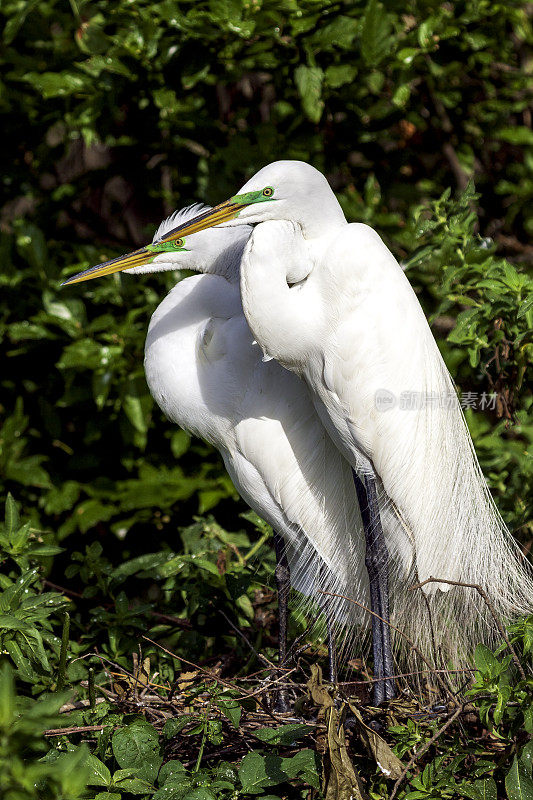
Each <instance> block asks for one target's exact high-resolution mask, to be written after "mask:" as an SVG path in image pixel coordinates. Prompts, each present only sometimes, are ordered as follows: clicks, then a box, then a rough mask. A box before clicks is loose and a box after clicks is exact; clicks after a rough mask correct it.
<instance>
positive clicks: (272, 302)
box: [241, 221, 322, 369]
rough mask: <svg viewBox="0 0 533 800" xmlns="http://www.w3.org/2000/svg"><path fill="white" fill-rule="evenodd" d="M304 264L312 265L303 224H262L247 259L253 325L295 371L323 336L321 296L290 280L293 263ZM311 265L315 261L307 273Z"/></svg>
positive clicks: (244, 278)
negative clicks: (302, 230)
mask: <svg viewBox="0 0 533 800" xmlns="http://www.w3.org/2000/svg"><path fill="white" fill-rule="evenodd" d="M273 243H275V246H273ZM303 263H309V252H308V248H307V244H306V241H305V239H304V238H303V237H302V233H301V231H300V230H299V228H298V226H295V225H294V224H293V223H290V222H284V221H270V222H263V223H261V224H260V225H257V227H256V228H255V229H254V233H253V234H252V236H251V238H250V240H249V242H248V245H247V247H246V249H245V251H244V255H243V258H242V261H241V297H242V304H243V310H244V314H245V316H246V319H247V321H248V325H249V326H250V329H251V331H252V333H253V334H254V337H255V339H256V340H257V342H258V344H259V345H260V346H261V348H262V349H263V352H264V353H265V354H266V355H268V356H270V357H272V358H275V359H276V361H279V362H280V363H281V364H282V365H283V366H287V367H290V368H291V369H295V368H296V367H297V365H298V363H302V361H304V362H305V361H306V360H307V358H308V357H309V354H310V352H311V350H312V349H313V347H314V346H315V345H316V342H317V341H319V340H320V339H319V337H318V333H317V332H318V326H319V325H320V319H321V316H322V313H321V305H320V303H319V298H318V296H317V295H314V293H312V292H309V291H306V290H304V288H303V287H300V288H299V287H298V286H295V287H292V288H291V287H290V286H289V285H288V283H287V274H288V273H290V272H291V271H292V268H293V266H294V265H295V264H303ZM311 269H312V265H311V264H310V265H309V269H308V271H307V274H309V272H310V271H311Z"/></svg>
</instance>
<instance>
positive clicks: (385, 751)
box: [348, 703, 403, 780]
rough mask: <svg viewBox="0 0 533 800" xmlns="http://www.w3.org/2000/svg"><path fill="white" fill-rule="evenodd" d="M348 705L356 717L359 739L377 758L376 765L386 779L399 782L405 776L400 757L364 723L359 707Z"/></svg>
mask: <svg viewBox="0 0 533 800" xmlns="http://www.w3.org/2000/svg"><path fill="white" fill-rule="evenodd" d="M348 705H349V707H350V711H351V712H352V714H353V715H354V717H355V720H356V723H357V733H358V734H359V738H360V739H361V741H362V742H363V744H364V746H365V747H366V749H367V750H368V752H369V754H370V755H371V756H372V757H373V758H375V760H376V764H377V765H378V767H379V768H380V770H381V771H382V772H383V774H384V775H385V777H387V778H390V779H391V780H398V778H399V777H400V775H402V774H403V764H402V762H401V761H400V759H399V758H398V756H396V755H395V754H394V753H393V752H392V750H391V749H390V747H389V745H388V744H387V742H386V741H385V739H382V738H381V736H380V735H379V734H378V733H376V731H374V730H372V728H369V726H368V725H367V724H366V723H365V722H363V717H362V716H361V712H360V711H359V709H358V708H357V706H354V705H353V704H352V703H348Z"/></svg>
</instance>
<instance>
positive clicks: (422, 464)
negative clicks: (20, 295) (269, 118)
mask: <svg viewBox="0 0 533 800" xmlns="http://www.w3.org/2000/svg"><path fill="white" fill-rule="evenodd" d="M223 223H225V224H226V225H228V226H240V225H243V224H246V225H249V224H253V225H256V228H255V230H254V233H253V235H252V236H251V238H250V241H249V244H248V246H247V248H246V251H245V254H244V257H243V260H242V265H241V292H242V298H243V306H244V311H245V314H246V317H247V319H248V322H249V325H250V327H251V329H252V331H253V333H254V336H255V338H256V340H257V341H258V342H259V344H260V345H261V347H262V349H263V351H264V353H265V354H267V355H268V357H272V358H274V359H276V360H277V361H278V362H279V363H280V364H282V365H283V366H285V367H287V368H288V369H290V370H291V371H293V372H295V373H296V374H297V375H298V376H300V377H301V378H303V379H304V381H305V382H306V383H307V384H308V386H309V388H310V389H311V391H312V393H313V398H314V403H315V407H316V409H317V412H318V414H319V415H320V417H321V419H322V421H323V423H324V425H325V426H326V428H327V430H328V431H329V433H330V435H331V437H332V439H333V440H334V441H335V443H336V445H337V447H338V449H339V452H341V453H342V454H343V455H344V456H345V457H346V459H347V460H348V461H349V463H350V464H351V466H352V469H353V471H354V477H355V480H356V485H357V488H358V495H359V497H360V503H361V508H362V510H363V512H364V522H365V535H366V539H367V551H369V552H370V553H371V557H370V559H369V565H370V566H372V565H373V569H371V574H370V583H371V587H370V588H371V604H372V608H373V610H374V611H375V612H377V614H378V615H379V616H380V617H385V618H386V617H387V579H386V565H387V547H386V545H385V541H384V537H383V536H382V531H381V527H382V526H381V523H380V517H382V516H383V509H385V508H389V507H390V508H392V510H393V512H394V514H396V515H397V516H398V519H399V521H400V523H401V524H400V525H399V526H398V527H397V531H400V529H401V530H402V532H403V533H405V531H407V533H408V536H409V537H410V538H411V540H412V543H413V544H414V548H415V552H416V570H417V574H418V578H419V580H420V581H425V580H428V579H430V578H431V577H436V578H441V579H445V580H449V581H458V582H461V583H466V584H475V585H478V586H481V587H482V588H483V589H484V590H485V591H486V592H487V593H488V594H489V595H490V597H491V599H492V602H493V606H494V607H495V609H496V611H497V612H498V613H499V614H500V615H501V617H502V618H503V619H504V620H509V619H512V618H513V617H514V616H516V615H517V614H520V613H527V611H529V610H531V608H532V594H533V593H532V586H533V583H532V579H531V572H530V570H529V568H528V566H527V565H526V563H525V561H524V560H523V559H522V560H521V558H520V554H519V550H518V547H517V545H516V543H515V542H514V541H513V540H512V537H511V536H510V535H509V532H508V531H507V529H506V527H505V525H504V523H503V521H502V520H501V517H500V516H499V514H498V511H497V509H496V507H495V504H494V502H493V500H492V498H491V495H490V493H489V491H488V488H487V485H486V483H485V480H484V477H483V475H482V472H481V469H480V467H479V464H478V461H477V459H476V455H475V452H474V448H473V444H472V441H471V438H470V435H469V433H468V429H467V427H466V423H465V420H464V417H463V414H462V411H461V408H460V405H459V402H458V399H457V396H456V394H455V390H454V386H453V382H452V380H451V378H450V375H449V373H448V371H447V369H446V367H445V364H444V361H443V359H442V357H441V355H440V352H439V350H438V347H437V345H436V342H435V340H434V339H433V336H432V334H431V330H430V328H429V325H428V323H427V321H426V319H425V316H424V313H423V311H422V309H421V307H420V304H419V302H418V300H417V298H416V295H415V293H414V292H413V289H412V287H411V286H410V284H409V281H408V280H407V278H406V276H405V275H404V273H403V271H402V270H401V268H400V266H399V265H398V263H397V262H396V260H395V259H394V257H393V256H392V254H391V253H390V251H389V250H388V249H387V247H386V246H385V245H384V244H383V242H382V241H381V239H380V238H379V236H378V235H377V233H376V232H375V231H373V230H372V229H371V228H369V227H368V226H366V225H362V224H350V225H349V224H348V223H347V222H346V219H345V217H344V215H343V213H342V210H341V208H340V206H339V204H338V202H337V200H336V198H335V195H334V194H333V192H332V191H331V189H330V187H329V185H328V183H327V181H326V179H325V178H324V176H323V175H321V173H320V172H318V171H317V170H315V169H314V168H313V167H311V166H310V165H308V164H305V163H303V162H298V161H279V162H275V163H273V164H270V165H268V166H267V167H264V168H263V169H262V170H260V171H259V172H258V173H257V174H256V175H255V176H254V177H253V178H252V179H251V180H250V181H248V182H247V183H246V184H245V185H244V186H243V187H242V189H241V190H240V191H239V192H238V193H237V194H236V195H235V196H233V197H232V198H230V199H229V200H228V201H226V202H224V203H221V204H220V205H218V206H215V207H214V208H213V209H211V210H206V211H202V212H201V213H200V214H198V215H197V216H196V217H195V218H194V219H193V220H189V221H188V222H184V223H182V224H179V225H177V226H176V227H175V228H174V229H173V230H171V231H168V232H167V233H166V234H165V237H164V239H165V243H166V245H167V246H169V247H170V246H172V242H174V241H176V240H177V239H179V238H180V237H183V236H190V235H191V234H193V233H197V232H199V231H202V230H204V229H205V228H208V227H211V226H213V225H219V224H223ZM259 223H262V224H259ZM146 257H147V253H146V250H140V251H136V252H135V253H134V254H132V255H131V256H128V257H124V258H122V259H119V260H118V261H115V262H110V263H108V264H105V265H101V266H99V267H96V268H94V270H95V271H96V274H104V273H105V272H113V271H116V270H120V269H124V268H128V267H130V266H134V265H135V263H139V259H146ZM136 260H137V261H136ZM87 277H92V275H91V274H88V275H87ZM82 279H83V278H82ZM380 510H381V512H382V513H381V514H380ZM391 542H392V543H393V542H394V537H393V536H390V537H389V538H388V539H387V544H389V543H391ZM401 548H402V545H401V544H398V550H401ZM424 591H425V593H426V599H427V600H428V602H429V601H431V603H432V608H433V611H434V612H435V611H436V612H437V614H438V617H437V618H438V623H437V625H438V628H439V629H438V630H437V634H438V636H439V637H440V641H441V642H444V643H445V644H447V643H449V641H450V640H451V641H453V642H454V645H455V646H454V647H451V648H450V649H451V651H453V650H454V649H455V650H456V651H457V654H458V655H459V657H462V658H463V659H464V657H465V654H466V653H467V652H468V651H469V650H471V648H472V646H473V645H474V644H475V643H476V642H477V641H479V640H480V639H485V640H486V641H490V633H491V631H493V630H494V627H493V623H492V619H491V616H490V614H489V610H488V609H487V608H486V607H485V604H484V603H482V602H481V601H480V599H479V596H478V594H477V592H476V591H475V590H474V589H470V590H468V589H464V588H452V587H451V585H450V584H448V585H446V584H444V585H443V584H442V583H441V584H436V583H431V582H430V583H428V584H427V585H426V586H425V588H424ZM380 611H381V612H382V613H381V614H380ZM413 619H414V621H415V622H416V623H417V624H420V623H422V618H421V617H420V615H419V613H418V612H416V613H414V614H413ZM437 625H436V627H437ZM386 627H387V626H381V629H380V626H379V624H378V620H377V617H375V616H374V617H373V638H374V656H375V661H377V662H382V664H383V663H384V670H385V673H386V674H390V665H391V663H392V660H391V656H390V649H389V643H388V641H387V639H386V636H384V632H385V631H386ZM447 639H448V641H446V640H447ZM392 691H393V689H392V682H386V683H385V694H386V695H387V696H390V695H391V694H392Z"/></svg>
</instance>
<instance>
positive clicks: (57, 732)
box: [44, 725, 111, 736]
mask: <svg viewBox="0 0 533 800" xmlns="http://www.w3.org/2000/svg"><path fill="white" fill-rule="evenodd" d="M109 727H111V726H110V725H82V726H81V727H79V728H77V727H73V728H50V729H49V730H47V731H44V735H45V736H65V735H66V734H67V733H88V732H89V731H103V730H104V729H105V728H109Z"/></svg>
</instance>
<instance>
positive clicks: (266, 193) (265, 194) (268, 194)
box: [263, 186, 274, 197]
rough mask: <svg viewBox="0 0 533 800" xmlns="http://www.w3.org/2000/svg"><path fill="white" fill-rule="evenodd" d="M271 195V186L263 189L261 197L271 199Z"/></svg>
mask: <svg viewBox="0 0 533 800" xmlns="http://www.w3.org/2000/svg"><path fill="white" fill-rule="evenodd" d="M273 194H274V189H273V188H272V186H267V187H266V188H265V189H263V197H272V195H273Z"/></svg>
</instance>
